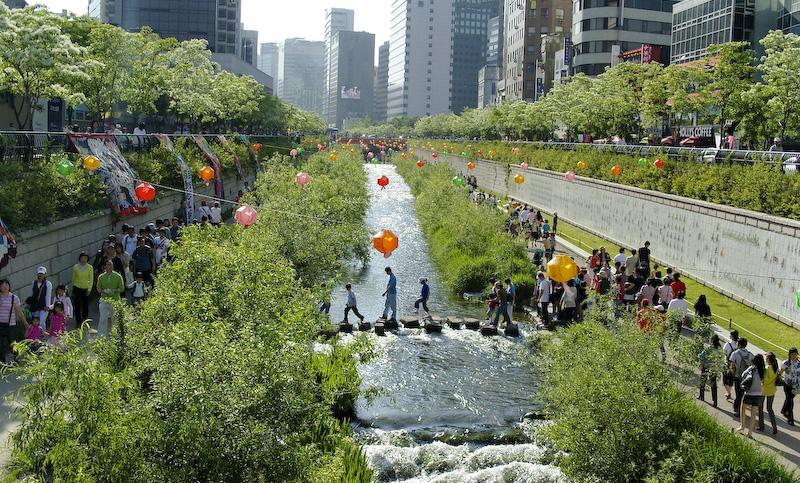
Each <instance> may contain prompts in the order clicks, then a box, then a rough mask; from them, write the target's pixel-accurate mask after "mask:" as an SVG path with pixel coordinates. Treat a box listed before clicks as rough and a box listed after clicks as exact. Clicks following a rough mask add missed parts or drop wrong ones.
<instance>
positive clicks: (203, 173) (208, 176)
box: [200, 166, 216, 183]
mask: <svg viewBox="0 0 800 483" xmlns="http://www.w3.org/2000/svg"><path fill="white" fill-rule="evenodd" d="M215 174H216V173H215V172H214V168H212V167H211V166H203V168H202V169H200V179H202V180H203V181H205V182H206V183H208V182H209V181H211V180H212V179H214V175H215Z"/></svg>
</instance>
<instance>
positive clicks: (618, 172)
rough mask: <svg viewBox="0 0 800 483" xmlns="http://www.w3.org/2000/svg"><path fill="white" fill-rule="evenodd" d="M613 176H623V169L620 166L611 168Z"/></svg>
mask: <svg viewBox="0 0 800 483" xmlns="http://www.w3.org/2000/svg"><path fill="white" fill-rule="evenodd" d="M611 174H613V175H614V176H619V175H621V174H622V168H621V167H619V166H614V167H613V168H611Z"/></svg>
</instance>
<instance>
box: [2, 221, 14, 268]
mask: <svg viewBox="0 0 800 483" xmlns="http://www.w3.org/2000/svg"><path fill="white" fill-rule="evenodd" d="M16 256H17V241H16V240H15V239H14V235H12V234H11V230H9V229H8V227H7V226H6V224H5V223H3V219H2V218H0V270H2V269H3V267H5V266H6V265H8V262H10V261H11V259H12V258H14V257H16Z"/></svg>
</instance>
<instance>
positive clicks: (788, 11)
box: [778, 0, 800, 35]
mask: <svg viewBox="0 0 800 483" xmlns="http://www.w3.org/2000/svg"><path fill="white" fill-rule="evenodd" d="M780 1H781V3H782V5H781V10H780V14H779V16H778V28H779V29H781V30H783V31H784V32H786V33H787V34H788V33H793V34H797V35H800V0H780Z"/></svg>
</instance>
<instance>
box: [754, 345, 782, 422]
mask: <svg viewBox="0 0 800 483" xmlns="http://www.w3.org/2000/svg"><path fill="white" fill-rule="evenodd" d="M766 365H767V367H766V368H765V369H764V382H763V383H762V384H761V394H762V396H763V397H762V398H761V404H762V407H760V408H758V409H759V411H758V416H759V417H758V430H759V431H764V407H763V404H764V400H766V402H767V412H769V420H770V421H771V422H772V434H778V426H777V424H775V412H774V411H773V410H772V403H773V402H774V401H775V392H777V390H778V388H777V386H776V384H775V383H776V381H777V379H778V359H777V358H776V357H775V354H773V353H772V352H767V364H766Z"/></svg>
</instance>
